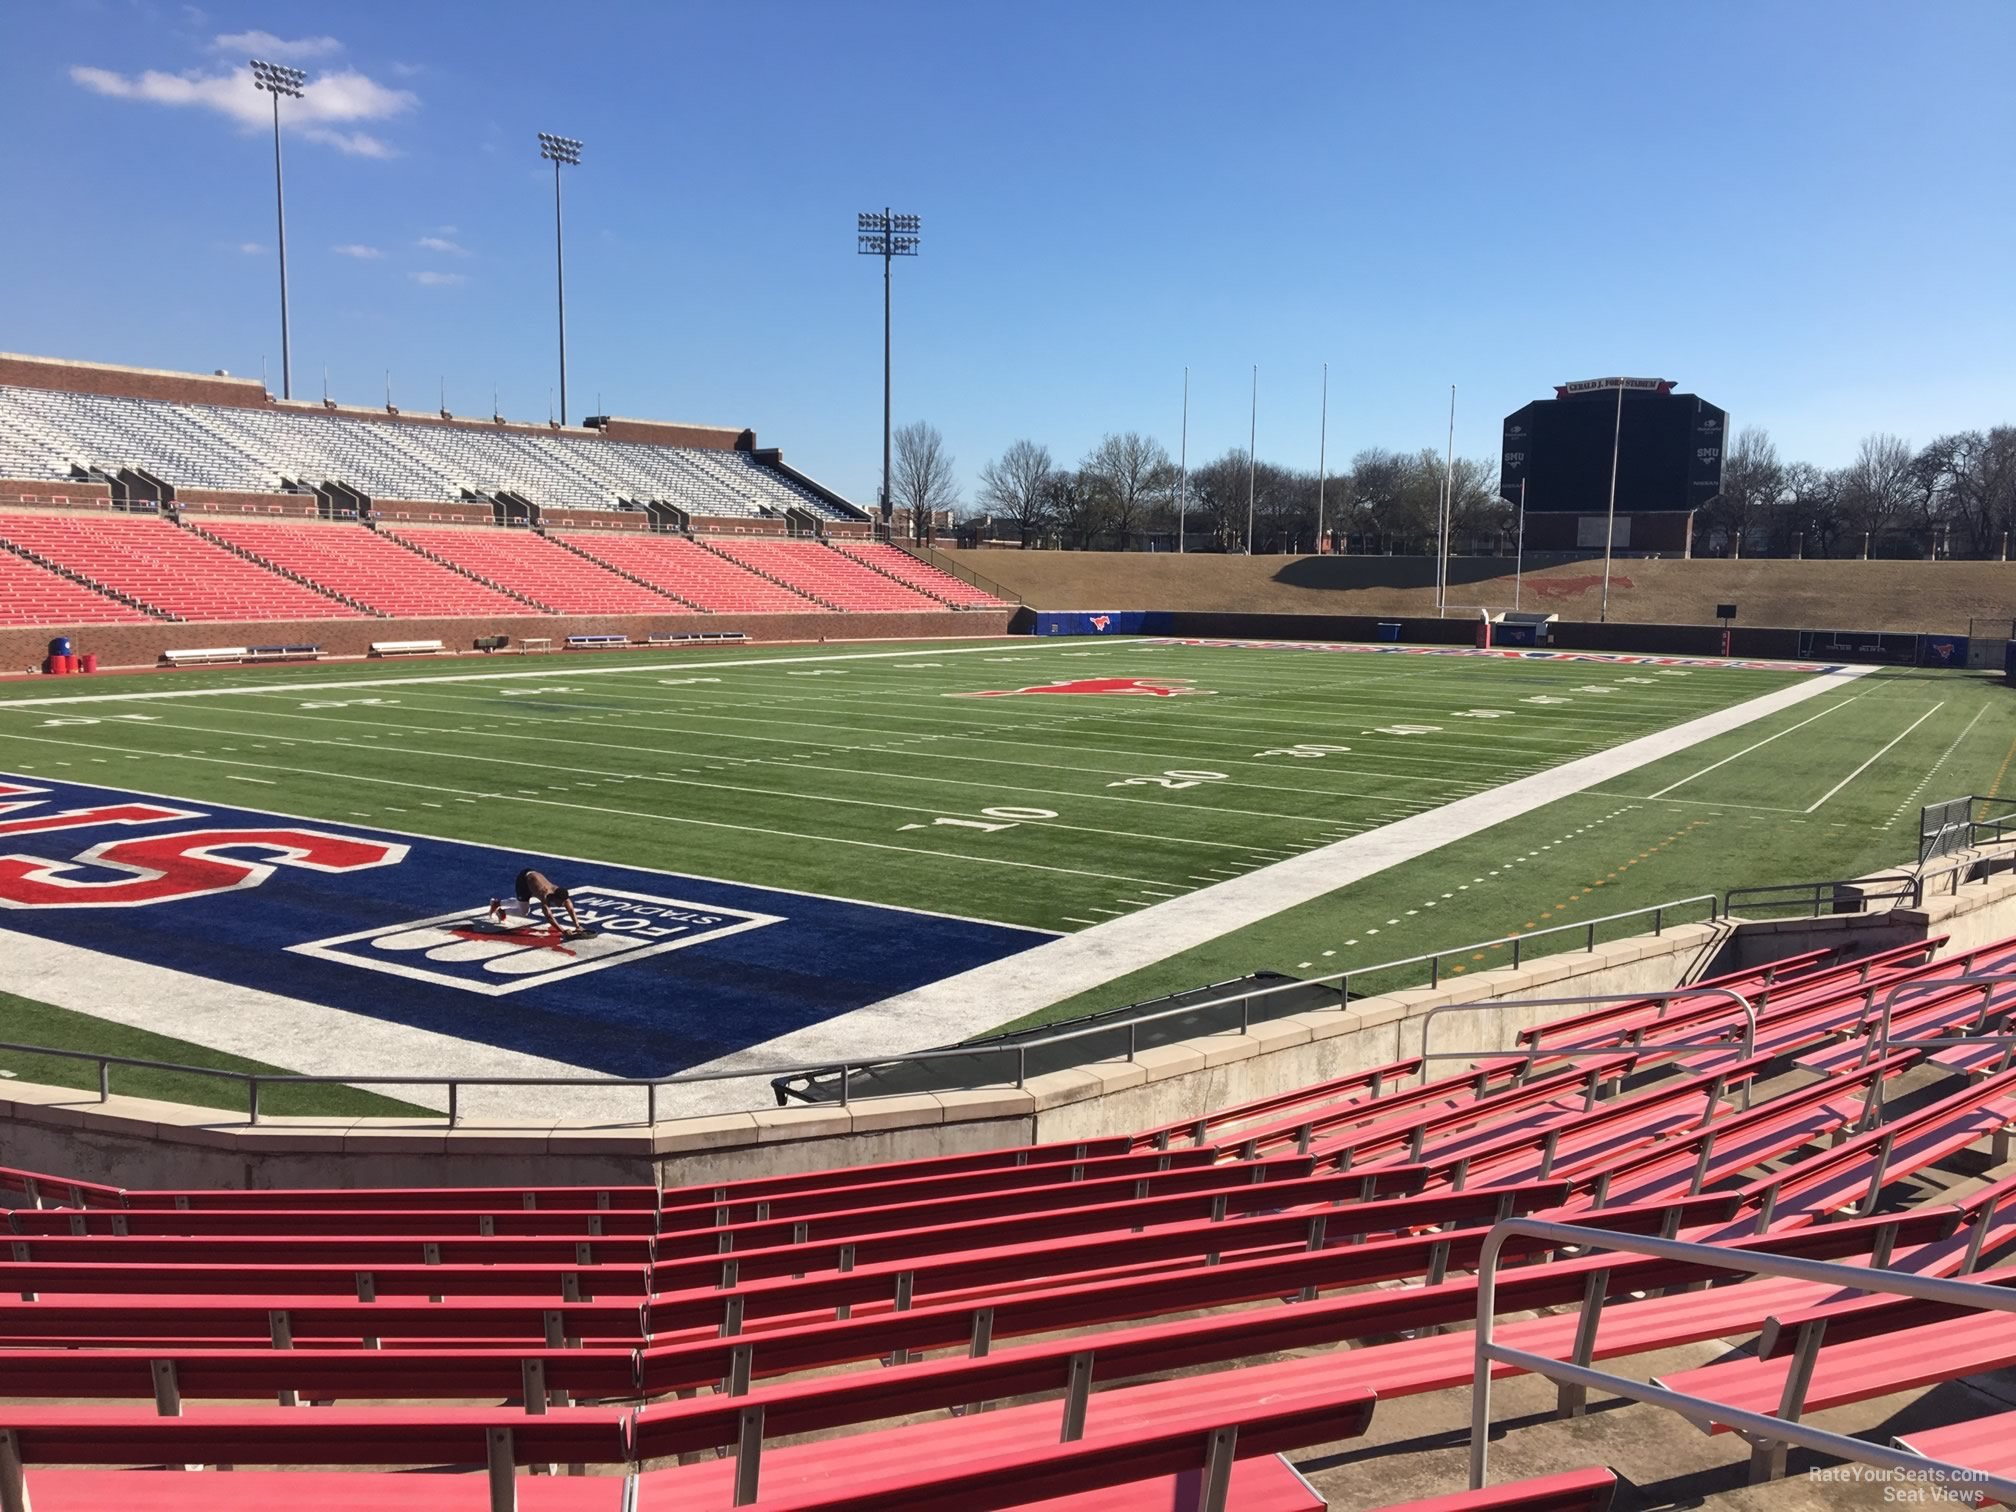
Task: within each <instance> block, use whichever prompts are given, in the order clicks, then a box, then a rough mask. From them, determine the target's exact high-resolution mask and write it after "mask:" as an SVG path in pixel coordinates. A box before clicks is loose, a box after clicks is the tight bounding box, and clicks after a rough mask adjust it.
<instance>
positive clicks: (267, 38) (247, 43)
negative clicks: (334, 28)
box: [210, 31, 343, 62]
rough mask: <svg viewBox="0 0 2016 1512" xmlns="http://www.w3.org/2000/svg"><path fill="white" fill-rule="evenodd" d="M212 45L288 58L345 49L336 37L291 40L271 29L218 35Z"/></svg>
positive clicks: (323, 55) (322, 55) (281, 59)
mask: <svg viewBox="0 0 2016 1512" xmlns="http://www.w3.org/2000/svg"><path fill="white" fill-rule="evenodd" d="M210 48H211V51H213V52H220V53H243V54H244V55H246V56H247V57H253V58H267V59H271V60H274V61H277V62H287V61H289V60H292V59H295V58H326V57H328V56H329V55H330V54H331V53H339V52H341V51H343V44H342V43H341V42H338V41H337V40H336V39H335V38H334V37H296V38H294V39H293V40H292V41H289V40H288V39H287V38H285V37H276V36H274V35H273V33H271V32H269V31H244V32H230V33H227V34H226V35H224V36H221V37H218V38H215V39H214V40H213V41H212V42H211V44H210Z"/></svg>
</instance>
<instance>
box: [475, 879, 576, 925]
mask: <svg viewBox="0 0 2016 1512" xmlns="http://www.w3.org/2000/svg"><path fill="white" fill-rule="evenodd" d="M517 892H518V910H519V912H520V913H522V914H524V915H525V917H526V918H527V919H528V920H531V919H533V918H534V917H535V916H534V914H533V912H532V905H533V904H535V903H536V904H538V905H539V907H540V909H541V910H542V911H544V913H545V915H546V922H547V923H548V924H550V925H552V926H553V928H554V929H556V930H558V931H559V932H560V933H561V934H576V935H579V934H586V933H587V931H586V930H585V929H584V928H582V925H581V916H580V915H579V914H577V913H575V912H574V899H573V898H572V897H570V896H569V895H568V892H567V889H566V888H564V887H559V886H556V885H555V884H554V882H553V880H552V878H550V877H548V876H547V875H546V874H545V873H544V872H537V871H533V870H532V869H531V868H530V867H527V868H526V869H525V870H524V871H521V872H520V873H518V887H517ZM555 903H558V904H559V905H560V906H561V907H562V908H564V909H566V910H567V923H568V925H569V926H570V927H569V928H564V929H563V928H561V924H560V920H559V919H558V918H557V917H555V915H554V913H553V905H554V904H555ZM490 917H491V918H493V919H495V920H496V921H497V922H498V923H499V924H502V923H504V922H505V918H504V901H503V899H501V898H492V899H491V900H490Z"/></svg>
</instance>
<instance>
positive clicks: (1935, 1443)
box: [1896, 1412, 2016, 1491]
mask: <svg viewBox="0 0 2016 1512" xmlns="http://www.w3.org/2000/svg"><path fill="white" fill-rule="evenodd" d="M1896 1444H1897V1447H1898V1448H1899V1449H1908V1450H1910V1451H1911V1452H1912V1453H1913V1454H1922V1455H1923V1456H1924V1457H1925V1458H1926V1459H1929V1460H1937V1461H1938V1462H1939V1463H1940V1464H1942V1465H1958V1466H1959V1467H1960V1468H1961V1469H1963V1470H1973V1471H1977V1472H1979V1473H1981V1474H1984V1475H2000V1476H2005V1477H2016V1412H1997V1413H1990V1414H1989V1415H1988V1416H1986V1417H1978V1418H1975V1419H1973V1420H1972V1421H1971V1422H1965V1423H1955V1424H1953V1425H1952V1426H1951V1427H1950V1428H1921V1429H1919V1430H1918V1431H1917V1432H1915V1433H1900V1434H1899V1435H1898V1436H1897V1438H1896ZM1953 1489H1954V1490H1956V1491H1960V1490H1964V1489H1965V1488H1964V1487H1961V1486H1956V1487H1954V1488H1953Z"/></svg>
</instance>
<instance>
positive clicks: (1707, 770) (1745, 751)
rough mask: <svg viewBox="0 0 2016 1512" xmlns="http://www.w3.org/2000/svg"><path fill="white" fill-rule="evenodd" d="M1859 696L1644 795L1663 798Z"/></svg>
mask: <svg viewBox="0 0 2016 1512" xmlns="http://www.w3.org/2000/svg"><path fill="white" fill-rule="evenodd" d="M1861 696H1862V695H1861V694H1860V693H1857V694H1856V695H1855V697H1854V698H1844V699H1842V700H1841V702H1840V703H1838V704H1835V705H1834V706H1833V707H1832V708H1826V709H1822V710H1821V711H1820V712H1819V713H1818V714H1815V715H1814V716H1813V718H1812V719H1802V720H1800V721H1799V723H1797V724H1795V725H1788V726H1787V727H1786V728H1784V729H1782V730H1780V731H1779V732H1778V734H1776V735H1767V736H1765V737H1764V738H1763V739H1762V740H1760V741H1758V742H1757V744H1756V745H1747V746H1745V747H1743V749H1742V750H1740V751H1738V752H1737V753H1736V755H1735V756H1724V757H1723V758H1722V759H1721V760H1720V761H1718V762H1716V763H1714V765H1713V766H1705V767H1703V768H1701V770H1700V771H1698V772H1696V773H1694V774H1693V776H1689V777H1682V778H1681V779H1680V780H1679V781H1678V782H1674V783H1669V784H1667V785H1666V786H1665V787H1663V788H1661V789H1659V791H1658V792H1656V793H1648V794H1647V795H1646V796H1647V797H1649V798H1664V797H1665V796H1666V795H1667V794H1668V793H1670V792H1672V791H1673V789H1674V788H1682V787H1685V786H1687V784H1688V783H1690V782H1692V781H1693V780H1694V778H1695V777H1706V776H1707V775H1708V774H1709V773H1710V772H1712V771H1714V770H1715V768H1716V767H1725V766H1727V765H1729V763H1730V762H1732V761H1734V760H1736V758H1737V757H1738V756H1748V755H1749V754H1750V753H1751V752H1752V751H1756V750H1761V749H1762V748H1763V747H1765V746H1767V745H1769V744H1771V742H1772V741H1774V740H1777V739H1779V738H1780V737H1781V736H1785V735H1790V734H1791V733H1792V732H1793V731H1794V730H1803V729H1805V728H1806V726H1808V725H1809V724H1812V723H1814V722H1815V721H1816V720H1822V719H1825V718H1826V717H1827V716H1828V715H1829V714H1832V713H1833V712H1834V711H1835V710H1836V709H1845V708H1847V707H1848V705H1850V704H1851V703H1853V702H1855V699H1856V698H1860V697H1861Z"/></svg>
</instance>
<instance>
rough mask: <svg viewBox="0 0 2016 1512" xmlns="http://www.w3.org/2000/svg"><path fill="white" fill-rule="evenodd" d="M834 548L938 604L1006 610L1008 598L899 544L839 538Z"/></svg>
mask: <svg viewBox="0 0 2016 1512" xmlns="http://www.w3.org/2000/svg"><path fill="white" fill-rule="evenodd" d="M834 549H835V550H837V551H838V552H840V554H841V555H842V556H846V557H851V558H852V559H853V560H855V561H857V562H859V563H861V565H862V566H864V567H870V568H873V569H874V570H875V571H876V572H879V573H881V574H882V575H883V576H884V577H887V578H894V579H895V580H896V581H897V582H899V583H901V584H903V585H904V586H905V587H907V588H914V589H916V590H917V591H918V592H919V593H923V594H928V595H929V596H930V597H932V598H934V599H936V600H938V602H939V603H941V604H944V605H946V606H947V607H949V608H953V609H1006V608H1008V607H1009V605H1008V603H1007V601H1006V600H1005V599H998V598H996V597H994V595H993V594H991V593H988V592H985V591H984V590H982V589H979V588H976V587H974V586H973V585H972V584H971V583H969V582H967V581H965V580H964V579H963V578H956V577H954V576H953V575H952V574H951V573H949V572H946V571H944V570H942V569H940V568H937V567H933V566H932V565H931V564H930V563H929V562H920V561H919V560H918V559H917V558H916V557H914V556H912V555H910V553H909V552H907V551H905V550H903V549H902V548H901V547H898V546H885V545H882V544H880V543H877V542H865V541H836V542H835V543H834Z"/></svg>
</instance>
